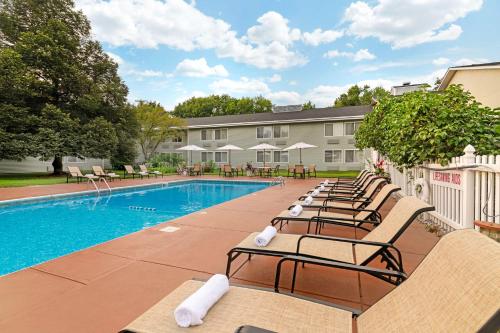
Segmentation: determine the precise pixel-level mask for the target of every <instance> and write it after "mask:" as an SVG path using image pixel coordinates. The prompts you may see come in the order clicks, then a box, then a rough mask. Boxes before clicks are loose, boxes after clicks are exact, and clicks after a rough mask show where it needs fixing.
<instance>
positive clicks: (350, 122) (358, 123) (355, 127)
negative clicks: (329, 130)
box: [344, 121, 361, 136]
mask: <svg viewBox="0 0 500 333" xmlns="http://www.w3.org/2000/svg"><path fill="white" fill-rule="evenodd" d="M347 124H353V125H354V133H352V134H347V130H346V125H347ZM360 124H361V122H360V121H346V122H344V135H345V136H354V134H356V131H357V130H358V128H359V125H360Z"/></svg>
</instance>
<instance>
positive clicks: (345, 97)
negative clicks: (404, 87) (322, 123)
mask: <svg viewBox="0 0 500 333" xmlns="http://www.w3.org/2000/svg"><path fill="white" fill-rule="evenodd" d="M388 96H390V93H389V92H388V91H387V90H385V89H384V88H382V87H375V88H373V89H370V86H368V85H365V86H363V87H362V88H361V87H359V86H358V85H354V86H351V87H350V88H349V89H348V90H347V92H345V93H343V94H341V95H340V96H339V97H337V99H336V100H335V102H334V106H336V107H340V106H354V105H370V104H371V103H372V101H373V100H374V99H376V100H379V99H382V98H386V97H388Z"/></svg>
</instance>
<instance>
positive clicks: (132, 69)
mask: <svg viewBox="0 0 500 333" xmlns="http://www.w3.org/2000/svg"><path fill="white" fill-rule="evenodd" d="M106 54H107V55H108V56H109V57H110V58H111V59H113V60H114V61H115V62H116V63H117V64H118V71H119V73H120V74H121V75H124V76H130V77H134V78H135V79H137V80H142V79H144V78H151V77H170V76H171V74H168V73H163V72H161V71H155V70H151V69H144V70H140V69H137V68H136V66H135V65H134V64H131V63H129V62H126V61H125V60H124V59H123V58H122V57H120V56H119V55H118V54H115V53H112V52H106Z"/></svg>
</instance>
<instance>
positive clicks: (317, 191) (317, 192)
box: [310, 189, 320, 197]
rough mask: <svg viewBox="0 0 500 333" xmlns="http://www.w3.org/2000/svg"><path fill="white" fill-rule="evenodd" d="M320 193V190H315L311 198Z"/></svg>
mask: <svg viewBox="0 0 500 333" xmlns="http://www.w3.org/2000/svg"><path fill="white" fill-rule="evenodd" d="M319 191H320V190H319V189H315V190H314V191H312V192H311V194H310V196H311V197H315V196H317V195H318V194H319Z"/></svg>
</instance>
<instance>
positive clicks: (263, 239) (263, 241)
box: [255, 225, 278, 246]
mask: <svg viewBox="0 0 500 333" xmlns="http://www.w3.org/2000/svg"><path fill="white" fill-rule="evenodd" d="M277 232H278V230H276V228H275V227H271V226H270V225H268V226H267V227H265V228H264V230H263V231H262V232H261V233H260V234H258V235H257V236H255V245H257V246H267V244H269V242H270V241H271V240H272V239H273V238H274V236H276V233H277Z"/></svg>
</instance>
